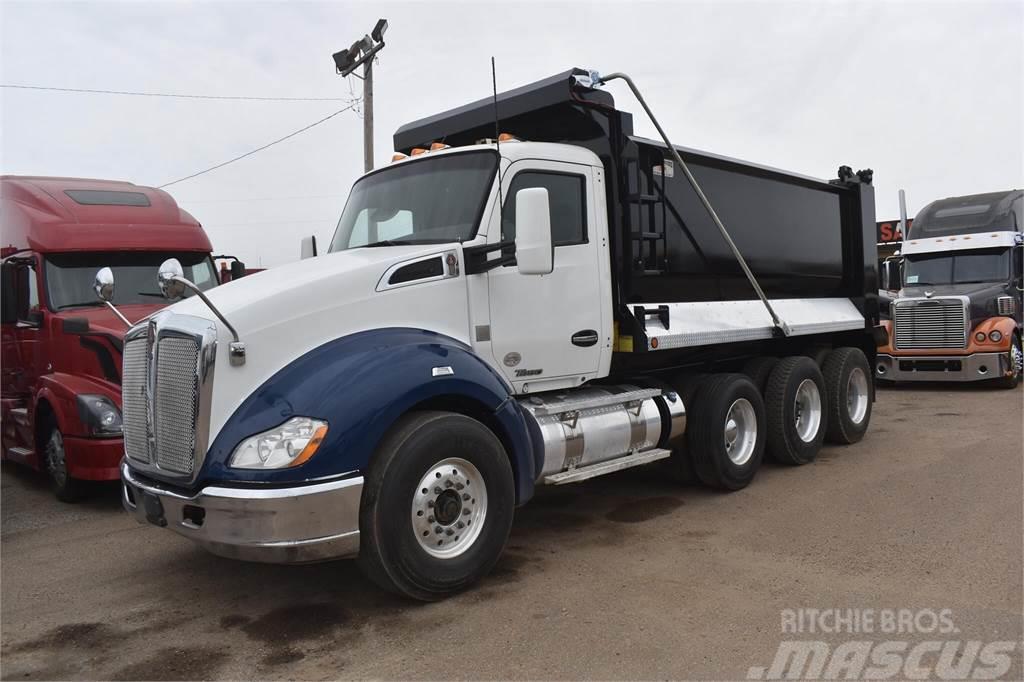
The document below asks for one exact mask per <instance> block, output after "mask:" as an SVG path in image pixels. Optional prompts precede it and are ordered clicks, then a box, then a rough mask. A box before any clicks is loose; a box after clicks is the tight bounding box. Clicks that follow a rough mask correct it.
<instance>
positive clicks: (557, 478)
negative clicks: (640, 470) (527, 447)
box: [544, 448, 672, 485]
mask: <svg viewBox="0 0 1024 682" xmlns="http://www.w3.org/2000/svg"><path fill="white" fill-rule="evenodd" d="M671 454H672V451H671V450H663V449H661V448H654V449H653V450H644V451H643V452H634V453H633V454H632V455H626V456H625V457H619V458H618V459H610V460H608V461H606V462H600V463H599V464H591V465H590V466H585V467H579V468H578V469H569V470H568V471H562V472H560V473H557V474H551V475H550V476H545V477H544V482H545V483H546V484H548V485H562V484H564V483H575V482H577V481H585V480H587V479H588V478H594V477H595V476H603V475H605V474H610V473H612V472H615V471H622V470H623V469H629V468H630V467H635V466H640V465H641V464H648V463H650V462H657V461H658V460H659V459H665V458H666V457H669V456H671Z"/></svg>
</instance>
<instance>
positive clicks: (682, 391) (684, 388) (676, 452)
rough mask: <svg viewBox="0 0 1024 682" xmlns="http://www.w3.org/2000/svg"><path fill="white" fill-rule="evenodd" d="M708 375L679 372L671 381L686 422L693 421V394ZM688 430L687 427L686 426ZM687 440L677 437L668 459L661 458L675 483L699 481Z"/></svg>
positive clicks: (694, 394)
mask: <svg viewBox="0 0 1024 682" xmlns="http://www.w3.org/2000/svg"><path fill="white" fill-rule="evenodd" d="M709 377H710V375H709V374H681V375H678V376H676V377H674V379H673V381H672V386H673V387H674V388H675V390H676V393H678V394H679V397H680V398H682V400H683V408H684V409H685V410H686V418H687V424H692V423H693V422H692V421H690V420H691V419H692V418H693V417H692V414H691V410H692V409H693V399H694V396H696V395H697V392H698V391H699V390H700V387H701V386H702V385H703V383H704V382H705V381H706V380H707V379H708V378H709ZM688 431H689V427H688V428H687V432H688ZM688 442H689V438H688V437H683V438H681V439H679V442H678V443H676V444H675V445H674V447H673V448H672V456H671V457H670V458H669V459H668V460H662V461H664V462H665V464H664V466H665V467H667V468H668V471H669V475H670V476H671V477H672V479H673V480H674V481H676V482H677V483H698V482H699V481H700V479H699V478H698V476H697V470H696V469H695V468H694V464H693V456H692V455H691V454H690V450H689V448H688V446H687V443H688Z"/></svg>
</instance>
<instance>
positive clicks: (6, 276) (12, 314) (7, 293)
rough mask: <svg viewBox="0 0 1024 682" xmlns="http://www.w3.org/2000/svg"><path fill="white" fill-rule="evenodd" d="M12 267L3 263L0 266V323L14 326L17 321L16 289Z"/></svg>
mask: <svg viewBox="0 0 1024 682" xmlns="http://www.w3.org/2000/svg"><path fill="white" fill-rule="evenodd" d="M14 270H15V268H14V265H12V264H11V263H4V264H3V265H2V266H0V280H2V281H0V297H2V311H0V322H2V323H3V324H14V323H15V322H17V321H18V288H17V286H16V283H15V279H14V276H15V275H14Z"/></svg>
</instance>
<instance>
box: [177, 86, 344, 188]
mask: <svg viewBox="0 0 1024 682" xmlns="http://www.w3.org/2000/svg"><path fill="white" fill-rule="evenodd" d="M356 104H358V102H353V103H352V104H349V105H348V106H347V107H342V108H341V109H338V110H337V111H335V112H334V113H333V114H329V115H327V116H324V117H323V118H322V119H320V120H319V121H315V122H313V123H310V124H309V125H308V126H306V127H304V128H299V129H298V130H296V131H295V132H293V133H288V134H287V135H285V136H284V137H282V138H278V139H276V140H274V141H273V142H268V143H267V144H265V145H263V146H262V147H257V148H256V149H253V150H251V151H248V152H246V153H244V154H242V155H240V156H236V157H235V158H233V159H228V160H227V161H224V162H223V163H218V164H217V165H216V166H210V167H209V168H206V169H204V170H201V171H198V172H196V173H192V174H191V175H186V176H185V177H183V178H178V179H177V180H172V181H171V182H165V183H164V184H162V185H157V188H158V189H163V188H164V187H170V186H171V185H176V184H178V183H179V182H184V181H185V180H191V179H192V178H194V177H197V176H200V175H203V174H204V173H209V172H210V171H213V170H217V169H218V168H223V167H224V166H226V165H228V164H229V163H234V162H235V161H241V160H242V159H244V158H245V157H247V156H252V155H253V154H255V153H256V152H261V151H263V150H264V149H267V148H268V147H273V146H274V145H275V144H278V143H280V142H284V141H285V140H287V139H290V138H292V137H295V136H296V135H298V134H299V133H304V132H306V131H307V130H309V129H310V128H313V127H316V126H318V125H320V124H321V123H323V122H325V121H329V120H331V119H332V118H334V117H335V116H337V115H338V114H340V113H342V112H345V111H348V110H349V109H351V108H353V107H354V106H355V105H356Z"/></svg>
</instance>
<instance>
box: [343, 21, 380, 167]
mask: <svg viewBox="0 0 1024 682" xmlns="http://www.w3.org/2000/svg"><path fill="white" fill-rule="evenodd" d="M386 30H388V22H387V19H379V20H378V21H377V25H376V26H374V27H373V31H371V32H370V34H369V35H366V36H363V37H362V38H360V39H359V40H357V41H356V42H354V43H352V45H351V46H350V47H349V48H348V49H347V50H341V51H340V52H335V53H334V54H333V55H332V56H333V57H334V66H335V68H336V69H337V71H338V73H340V74H341V75H342V76H348V75H350V74H351V73H353V72H354V71H355V70H356V69H357V68H359V66H360V65H362V67H363V75H362V79H363V169H364V170H365V171H366V172H369V171H371V170H373V60H374V57H375V56H376V54H377V53H378V52H380V51H381V50H382V49H383V48H384V31H386Z"/></svg>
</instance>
